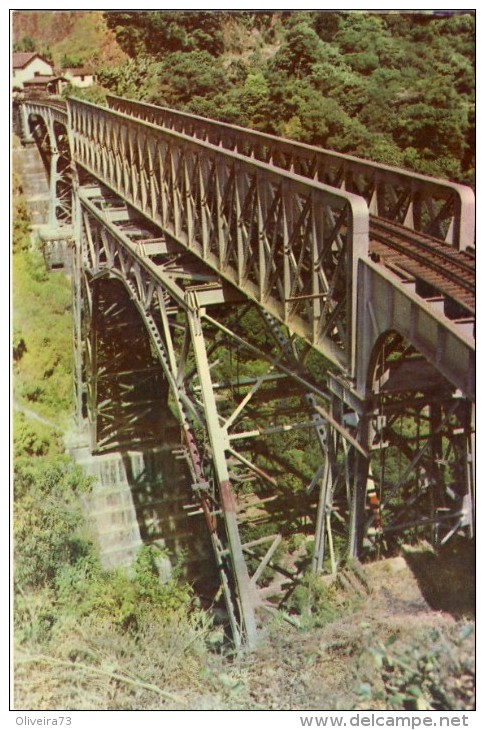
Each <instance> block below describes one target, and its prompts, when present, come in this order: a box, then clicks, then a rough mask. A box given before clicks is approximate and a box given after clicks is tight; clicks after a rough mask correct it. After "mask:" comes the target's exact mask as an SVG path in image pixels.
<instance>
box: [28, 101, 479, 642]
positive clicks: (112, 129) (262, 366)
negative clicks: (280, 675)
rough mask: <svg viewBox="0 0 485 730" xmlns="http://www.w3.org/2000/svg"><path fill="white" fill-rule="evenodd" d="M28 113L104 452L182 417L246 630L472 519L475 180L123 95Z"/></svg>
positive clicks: (79, 396) (237, 622)
mask: <svg viewBox="0 0 485 730" xmlns="http://www.w3.org/2000/svg"><path fill="white" fill-rule="evenodd" d="M19 114H20V119H21V126H22V135H23V140H24V142H25V143H28V142H35V143H36V144H37V145H38V147H39V150H40V153H41V155H42V157H43V160H44V162H45V165H46V167H47V169H48V171H49V177H50V189H51V198H50V215H49V224H50V230H51V234H50V242H51V244H52V245H55V244H56V242H58V241H60V240H62V239H68V240H70V242H71V245H72V251H73V254H72V255H73V277H72V284H73V311H74V363H75V400H76V407H77V416H78V420H79V424H80V425H81V424H83V423H86V422H87V423H88V424H89V431H90V438H91V449H92V451H93V453H102V452H109V451H110V450H111V451H112V450H118V451H119V450H123V449H128V448H130V447H131V448H133V447H134V446H136V445H137V444H149V445H150V444H151V445H153V444H155V445H156V444H160V443H161V442H163V441H164V439H167V438H168V432H169V431H170V432H171V433H172V435H173V425H174V423H176V424H177V429H179V443H178V455H179V457H180V458H182V459H185V460H186V462H187V464H188V467H189V469H190V475H191V485H190V488H189V492H190V499H191V502H192V504H193V507H194V512H197V513H199V514H202V515H203V516H204V518H205V522H206V525H207V529H208V533H209V535H210V540H211V543H212V547H213V553H214V556H215V564H216V566H217V570H218V576H219V577H218V583H219V596H223V597H224V599H225V607H226V611H227V615H228V620H229V624H230V629H231V632H232V637H233V639H234V642H235V644H236V646H238V647H239V646H242V645H248V646H252V645H254V643H255V641H256V639H257V634H258V625H259V622H260V619H261V615H262V612H263V611H265V610H267V611H274V610H275V609H276V608H277V607H278V605H279V603H278V601H280V600H281V595H282V593H283V594H284V593H285V591H286V593H287V594H288V593H289V592H291V590H292V588H293V587H294V585H295V581H297V580H298V577H299V575H300V572H299V566H300V567H301V566H303V567H308V566H309V565H311V567H312V569H313V571H315V572H316V573H320V572H323V571H327V572H333V571H335V570H336V568H337V567H338V565H339V564H340V563H342V561H343V560H345V558H346V557H348V556H356V557H359V556H361V555H362V554H363V552H366V553H368V554H371V555H372V554H375V555H378V554H380V553H381V552H383V551H385V550H389V549H392V547H393V546H395V545H396V544H397V543H398V541H399V539H402V537H403V535H404V536H406V537H407V538H409V536H414V537H425V538H427V539H430V540H432V541H433V543H434V544H438V545H439V544H443V543H445V542H446V541H447V540H448V539H450V537H451V536H453V535H454V534H455V533H461V534H465V535H467V536H469V537H471V536H472V535H473V495H474V482H473V479H474V468H473V467H474V464H473V458H474V444H473V438H474V428H473V422H474V421H473V417H474V412H473V404H474V399H475V392H474V388H475V372H474V367H475V345H474V319H475V288H474V287H475V274H474V271H475V269H474V215H475V214H474V196H473V193H472V191H471V190H470V189H468V188H466V187H464V186H460V185H456V184H453V183H449V182H446V181H443V180H436V179H432V178H429V177H425V176H422V175H418V174H414V173H410V172H407V171H404V170H401V169H397V168H392V167H387V166H385V165H380V164H376V163H373V162H369V161H365V160H362V159H358V158H355V157H351V156H349V155H344V154H338V153H335V152H330V151H328V150H322V149H318V148H315V147H311V146H308V145H303V144H298V143H296V142H291V141H288V140H285V139H280V138H276V137H273V136H270V135H265V134H261V133H258V132H254V131H251V130H247V129H243V128H239V127H235V126H231V125H227V124H222V123H219V122H215V121H212V120H208V119H203V118H201V117H196V116H193V115H188V114H183V113H180V112H177V111H174V110H170V109H165V108H162V107H157V106H153V105H148V104H141V103H137V102H133V101H128V100H126V99H121V98H116V97H109V98H108V108H105V107H101V106H97V105H94V104H91V103H87V102H82V101H79V100H75V99H69V100H68V101H67V103H61V102H57V101H44V102H40V101H26V102H24V103H22V104H21V106H20V108H19ZM180 434H181V436H180ZM189 519H190V518H189Z"/></svg>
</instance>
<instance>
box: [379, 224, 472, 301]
mask: <svg viewBox="0 0 485 730" xmlns="http://www.w3.org/2000/svg"><path fill="white" fill-rule="evenodd" d="M369 248H370V254H371V256H372V258H373V259H374V260H377V261H380V262H382V263H383V264H385V265H387V266H389V267H391V268H397V269H398V270H402V271H404V272H407V273H409V274H411V275H412V276H413V277H415V278H417V279H419V280H420V281H424V282H426V283H427V284H429V285H430V286H432V287H433V289H435V290H436V291H437V292H439V293H441V294H443V295H445V296H446V297H449V298H450V299H452V300H453V301H455V302H457V303H458V304H459V305H461V307H463V308H464V309H466V311H467V312H469V313H470V314H473V315H474V314H475V255H474V254H473V253H470V252H468V251H458V250H457V249H455V248H453V247H452V246H450V245H448V244H445V243H442V242H441V241H439V240H437V239H435V238H432V237H431V236H428V235H426V234H424V233H420V232H417V231H411V230H410V229H409V228H405V227H404V226H401V225H399V224H397V223H392V222H391V221H386V220H384V219H382V218H377V217H375V216H371V223H370V247H369Z"/></svg>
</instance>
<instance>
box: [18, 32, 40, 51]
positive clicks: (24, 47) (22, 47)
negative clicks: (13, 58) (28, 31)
mask: <svg viewBox="0 0 485 730" xmlns="http://www.w3.org/2000/svg"><path fill="white" fill-rule="evenodd" d="M13 50H14V51H24V52H32V53H33V52H35V51H36V50H37V44H36V42H35V40H34V39H33V38H32V37H31V36H29V35H24V36H23V38H21V39H20V40H19V41H15V43H14V44H13Z"/></svg>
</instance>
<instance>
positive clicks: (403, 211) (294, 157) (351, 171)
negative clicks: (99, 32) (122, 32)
mask: <svg viewBox="0 0 485 730" xmlns="http://www.w3.org/2000/svg"><path fill="white" fill-rule="evenodd" d="M107 102H108V105H109V106H110V108H113V109H116V110H118V111H121V112H124V113H127V114H131V115H133V114H135V113H136V114H137V115H139V116H140V117H141V118H143V119H144V120H145V121H149V122H152V123H156V124H162V125H163V126H168V127H170V126H172V128H177V130H178V131H180V132H182V133H184V134H190V135H192V136H196V135H198V134H201V135H202V136H205V138H206V139H207V141H209V142H212V143H213V144H217V145H220V146H223V147H227V148H229V149H234V150H235V151H239V152H242V153H244V154H249V155H250V156H255V157H257V158H258V159H263V161H266V162H268V163H270V164H274V165H277V166H283V167H287V166H289V167H290V168H291V169H292V171H294V172H296V173H299V174H304V175H305V174H309V175H310V176H311V177H316V178H317V179H319V180H320V181H321V182H324V183H329V182H330V184H332V180H331V174H333V176H334V184H336V185H337V186H338V187H340V186H343V185H345V187H346V189H349V190H351V191H352V192H355V193H357V194H359V195H362V196H363V197H365V198H366V200H367V203H368V205H369V207H370V211H371V213H374V214H376V215H381V216H383V217H385V218H389V219H391V220H397V221H398V222H400V223H403V224H404V225H406V226H408V227H410V228H414V229H416V230H422V231H424V232H427V233H430V234H431V235H434V236H436V237H438V238H442V239H443V240H447V242H449V243H452V245H453V246H455V247H456V248H460V249H465V248H467V247H472V246H474V235H475V196H474V193H473V190H472V189H471V188H469V187H467V186H465V185H460V184H458V183H453V182H449V181H448V180H441V179H438V178H433V177H430V176H426V175H422V174H420V173H415V172H411V171H409V170H405V169H403V168H399V167H393V166H390V165H384V164H380V163H376V162H373V161H370V160H364V159H361V158H359V157H355V156H353V155H347V154H344V153H341V152H333V151H331V150H326V149H322V148H319V147H315V146H312V145H308V144H304V143H302V142H295V141H291V140H286V139H284V138H282V137H276V136H274V135H271V134H266V133H264V132H258V131H255V130H251V129H246V128H245V127H240V126H237V125H233V124H227V123H225V122H219V121H216V120H214V119H209V118H205V117H201V116H198V115H195V114H188V113H186V112H181V111H177V110H175V109H170V108H168V107H163V106H156V105H154V104H148V103H146V102H139V101H133V100H129V99H123V98H121V97H117V96H114V95H108V96H107ZM248 143H249V144H250V145H251V144H252V145H253V146H252V147H250V148H249V149H247V145H248ZM278 155H288V159H284V158H279V159H278V157H277V156H278ZM336 162H337V163H338V164H340V165H341V169H339V170H337V171H329V169H328V165H329V163H333V164H335V163H336ZM305 167H306V169H305ZM356 176H364V177H367V182H366V181H364V182H366V184H365V185H364V189H363V190H362V189H359V184H360V185H361V184H362V181H358V180H357V178H356ZM369 180H370V184H369ZM389 185H391V186H395V188H396V189H397V191H398V192H397V193H396V190H395V189H394V188H393V187H388V186H389ZM403 187H404V191H405V192H407V196H404V197H403V198H402V199H400V195H402V188H403ZM394 196H395V200H392V198H393V197H394ZM433 198H434V199H435V200H442V201H444V204H443V205H442V206H440V207H439V209H438V210H437V211H436V212H432V210H431V208H432V204H433ZM450 210H451V213H450ZM446 220H451V222H450V224H449V226H448V227H447V228H446V227H445V230H442V229H443V223H444V222H446Z"/></svg>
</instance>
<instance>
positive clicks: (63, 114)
mask: <svg viewBox="0 0 485 730" xmlns="http://www.w3.org/2000/svg"><path fill="white" fill-rule="evenodd" d="M22 105H23V106H25V107H26V108H27V109H28V107H32V108H33V110H34V111H35V110H36V109H38V110H39V111H46V110H47V111H52V112H54V113H55V114H57V115H58V117H59V120H61V118H62V122H63V123H64V124H66V125H67V124H68V114H67V104H66V103H65V102H60V101H40V100H35V99H26V100H24V101H23V102H22Z"/></svg>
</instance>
